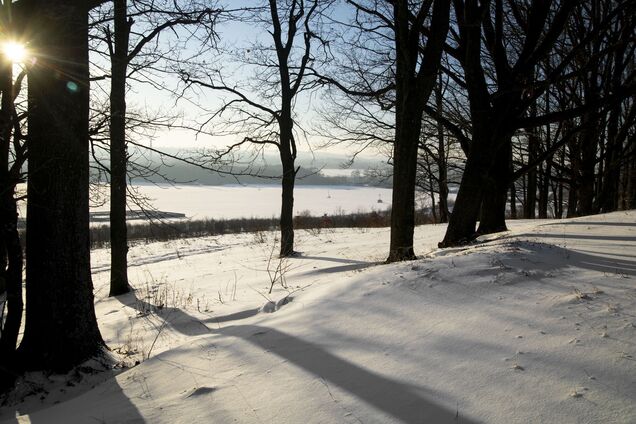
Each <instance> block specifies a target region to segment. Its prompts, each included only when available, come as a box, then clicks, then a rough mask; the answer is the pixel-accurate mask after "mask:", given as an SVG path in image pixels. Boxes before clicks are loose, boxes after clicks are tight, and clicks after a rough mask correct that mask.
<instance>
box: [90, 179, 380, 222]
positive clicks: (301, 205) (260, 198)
mask: <svg viewBox="0 0 636 424" xmlns="http://www.w3.org/2000/svg"><path fill="white" fill-rule="evenodd" d="M135 188H136V189H137V190H138V191H139V193H140V194H141V195H143V196H145V197H147V198H149V199H151V203H152V205H153V206H154V207H155V208H156V209H158V210H161V211H169V212H178V213H183V214H185V215H186V216H187V217H188V218H191V219H203V218H214V219H218V218H226V219H228V218H251V217H255V218H271V217H274V216H278V215H279V214H280V201H279V199H281V187H280V185H274V184H271V185H266V184H264V185H223V186H204V185H186V184H180V185H167V184H161V185H138V186H135ZM378 199H382V203H378ZM129 206H130V207H131V208H132V209H138V207H137V206H136V205H129ZM390 207H391V190H390V189H387V188H378V187H358V186H338V185H333V186H306V185H298V186H296V187H295V188H294V215H300V214H302V213H304V212H309V213H310V214H311V215H313V216H322V215H324V214H328V215H334V214H340V213H345V214H350V213H357V212H371V211H384V210H386V209H389V208H390ZM93 210H95V211H107V210H108V204H104V205H101V206H100V207H97V208H94V209H93Z"/></svg>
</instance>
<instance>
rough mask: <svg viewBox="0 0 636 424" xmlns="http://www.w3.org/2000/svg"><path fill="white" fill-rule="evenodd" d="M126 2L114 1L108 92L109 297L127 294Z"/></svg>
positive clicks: (127, 27)
mask: <svg viewBox="0 0 636 424" xmlns="http://www.w3.org/2000/svg"><path fill="white" fill-rule="evenodd" d="M126 3H127V1H126V0H115V1H114V9H115V51H114V55H113V56H112V58H111V59H112V72H111V91H110V259H111V265H110V267H111V268H110V294H109V295H110V296H117V295H120V294H124V293H128V292H129V291H130V286H129V285H128V259H127V256H128V235H127V228H126V164H127V162H128V158H127V153H126V69H127V64H128V30H129V26H128V22H127V19H126V7H127V5H126Z"/></svg>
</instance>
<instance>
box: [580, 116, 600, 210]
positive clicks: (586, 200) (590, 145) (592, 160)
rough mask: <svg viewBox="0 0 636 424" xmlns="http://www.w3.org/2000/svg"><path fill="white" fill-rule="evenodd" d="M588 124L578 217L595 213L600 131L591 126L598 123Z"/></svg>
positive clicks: (584, 138)
mask: <svg viewBox="0 0 636 424" xmlns="http://www.w3.org/2000/svg"><path fill="white" fill-rule="evenodd" d="M586 121H587V120H586ZM594 122H596V121H594ZM586 124H587V125H588V128H587V129H586V130H584V131H583V134H582V140H581V143H582V145H581V175H580V178H579V181H578V185H577V188H578V190H577V197H578V201H579V205H578V210H577V214H578V215H591V214H593V213H594V198H595V196H594V194H595V182H596V181H595V179H596V172H595V166H596V150H597V147H598V131H597V128H592V127H591V125H597V123H594V124H592V123H590V122H589V121H587V122H586Z"/></svg>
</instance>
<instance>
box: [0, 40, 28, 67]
mask: <svg viewBox="0 0 636 424" xmlns="http://www.w3.org/2000/svg"><path fill="white" fill-rule="evenodd" d="M2 52H3V53H4V55H5V57H6V58H7V59H9V60H10V61H11V62H13V63H22V62H24V60H25V59H26V48H25V47H24V44H22V43H18V42H16V41H6V42H5V43H3V44H2Z"/></svg>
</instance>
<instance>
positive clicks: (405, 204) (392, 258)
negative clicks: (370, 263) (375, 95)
mask: <svg viewBox="0 0 636 424" xmlns="http://www.w3.org/2000/svg"><path fill="white" fill-rule="evenodd" d="M403 112H404V114H402V115H401V116H396V120H399V121H401V124H398V125H397V126H396V127H397V128H396V133H395V143H394V146H393V195H392V199H393V200H392V202H393V203H392V205H391V244H390V247H389V257H388V258H387V262H396V261H408V260H413V259H416V257H415V251H414V250H413V231H414V229H415V177H416V169H417V146H418V142H419V137H420V125H421V120H422V114H421V112H420V113H419V115H418V113H417V109H415V110H413V109H410V110H408V111H406V110H403ZM409 114H410V115H409Z"/></svg>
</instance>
